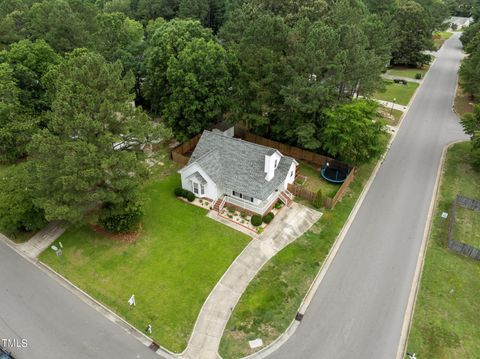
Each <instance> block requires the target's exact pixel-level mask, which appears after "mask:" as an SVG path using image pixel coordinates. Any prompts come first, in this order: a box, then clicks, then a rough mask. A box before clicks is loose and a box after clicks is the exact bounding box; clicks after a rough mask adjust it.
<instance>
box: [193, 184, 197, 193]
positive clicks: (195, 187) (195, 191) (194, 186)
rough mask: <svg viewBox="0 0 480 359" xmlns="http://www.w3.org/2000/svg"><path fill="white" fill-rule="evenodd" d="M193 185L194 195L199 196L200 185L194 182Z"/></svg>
mask: <svg viewBox="0 0 480 359" xmlns="http://www.w3.org/2000/svg"><path fill="white" fill-rule="evenodd" d="M192 184H193V193H195V194H198V183H197V182H192Z"/></svg>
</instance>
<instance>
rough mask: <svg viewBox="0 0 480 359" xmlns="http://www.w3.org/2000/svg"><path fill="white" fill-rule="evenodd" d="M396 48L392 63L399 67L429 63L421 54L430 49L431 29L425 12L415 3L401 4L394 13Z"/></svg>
mask: <svg viewBox="0 0 480 359" xmlns="http://www.w3.org/2000/svg"><path fill="white" fill-rule="evenodd" d="M395 21H396V23H397V28H396V31H397V34H396V35H397V37H398V47H397V48H396V49H395V51H394V52H393V59H392V62H393V63H394V64H399V65H412V66H416V65H420V64H424V63H426V62H428V61H429V56H428V55H425V54H424V53H423V51H424V50H427V49H429V48H431V47H432V28H431V24H430V22H429V17H428V13H427V11H426V10H425V9H424V8H423V7H422V6H421V5H420V4H418V3H417V2H415V1H411V0H407V1H405V2H402V3H401V4H400V6H399V7H398V8H397V10H396V12H395Z"/></svg>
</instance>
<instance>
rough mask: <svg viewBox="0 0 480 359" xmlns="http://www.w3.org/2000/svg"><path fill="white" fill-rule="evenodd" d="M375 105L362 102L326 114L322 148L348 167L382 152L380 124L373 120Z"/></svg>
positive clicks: (381, 125)
mask: <svg viewBox="0 0 480 359" xmlns="http://www.w3.org/2000/svg"><path fill="white" fill-rule="evenodd" d="M377 107H378V105H377V104H376V103H375V102H368V101H365V100H359V101H354V102H352V103H350V104H344V105H341V106H339V107H337V108H335V109H334V110H327V111H326V115H327V118H326V123H325V128H324V129H323V131H322V141H323V146H322V147H323V149H324V150H325V151H327V153H329V154H330V155H332V156H334V157H336V158H338V159H340V160H342V161H344V162H346V163H349V164H352V165H359V164H362V163H365V162H368V161H371V160H372V159H375V158H377V157H378V156H380V155H381V154H382V152H383V145H382V139H381V136H380V135H381V133H382V132H383V127H384V124H383V123H382V122H381V121H380V120H378V119H376V120H375V117H376V116H377Z"/></svg>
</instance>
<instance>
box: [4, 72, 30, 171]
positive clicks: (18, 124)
mask: <svg viewBox="0 0 480 359" xmlns="http://www.w3.org/2000/svg"><path fill="white" fill-rule="evenodd" d="M19 94H20V89H19V88H18V87H17V81H16V79H15V76H14V70H13V68H12V67H11V66H10V65H9V64H7V63H0V163H2V162H3V163H5V162H15V161H16V160H17V159H19V158H22V157H24V156H25V155H26V146H27V144H28V143H29V141H30V138H31V136H32V134H33V132H34V131H35V121H34V120H32V119H31V117H29V116H27V115H26V114H25V113H24V112H22V108H21V105H20V99H19Z"/></svg>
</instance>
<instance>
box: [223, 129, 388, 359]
mask: <svg viewBox="0 0 480 359" xmlns="http://www.w3.org/2000/svg"><path fill="white" fill-rule="evenodd" d="M388 139H389V136H388V135H385V137H384V144H385V147H386V144H387V142H388ZM374 167H375V163H371V164H368V165H364V166H361V167H360V168H359V169H358V173H357V175H356V177H355V179H354V181H353V182H352V183H351V184H350V189H349V190H348V192H347V194H346V195H345V197H344V198H343V199H342V201H341V202H339V203H338V204H337V206H336V207H335V209H333V210H325V211H324V214H323V217H322V218H321V220H320V221H319V222H317V223H316V224H315V225H314V226H313V227H312V228H311V229H310V230H309V231H308V232H307V233H305V234H304V235H303V236H302V237H300V238H299V239H297V240H296V241H295V242H293V243H292V244H290V245H289V246H287V247H286V248H284V249H283V250H282V251H281V252H279V253H278V254H277V255H276V256H275V257H273V258H272V259H271V260H270V261H269V262H268V263H267V264H266V265H265V266H264V267H263V268H262V270H261V271H260V273H259V274H257V276H256V277H255V278H254V280H253V281H252V282H251V283H250V285H249V287H248V288H247V290H246V291H245V293H244V294H243V295H242V297H241V299H240V301H239V303H238V304H237V306H236V307H235V309H234V311H233V313H232V316H231V318H230V320H229V322H228V324H227V326H226V328H225V332H224V334H223V338H222V341H221V344H220V355H221V356H222V357H223V358H224V359H237V358H241V357H243V356H246V355H248V354H251V353H252V352H253V351H252V350H251V349H250V347H249V345H248V341H249V340H253V339H256V338H262V340H263V343H264V345H268V344H269V343H271V342H272V341H273V340H275V339H276V338H277V337H278V336H279V335H280V334H281V333H283V332H284V331H285V330H286V329H287V327H288V326H289V325H290V323H291V322H292V320H293V318H294V317H295V314H296V312H297V310H298V308H299V306H300V303H301V301H302V299H303V298H304V296H305V294H306V292H307V290H308V288H309V287H310V285H311V283H312V282H313V279H314V278H315V276H316V274H317V273H318V271H319V269H320V266H321V265H322V263H323V261H324V260H325V257H326V256H327V254H328V252H329V251H330V248H331V246H332V244H333V242H334V241H335V239H336V238H337V236H338V234H339V233H340V230H341V229H342V227H343V225H344V224H345V221H346V220H347V218H348V216H349V214H350V212H351V211H352V208H353V206H354V205H355V203H356V201H357V199H358V197H359V195H360V193H361V191H362V189H363V187H364V185H365V183H366V182H367V180H368V178H369V177H370V175H371V173H372V171H373V169H374Z"/></svg>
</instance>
